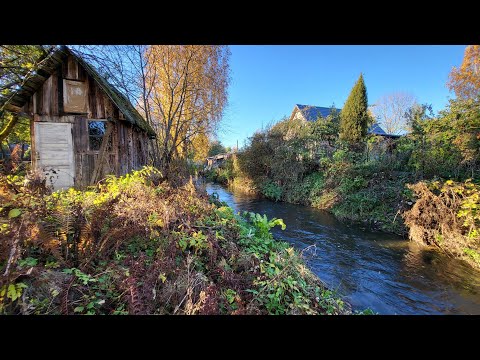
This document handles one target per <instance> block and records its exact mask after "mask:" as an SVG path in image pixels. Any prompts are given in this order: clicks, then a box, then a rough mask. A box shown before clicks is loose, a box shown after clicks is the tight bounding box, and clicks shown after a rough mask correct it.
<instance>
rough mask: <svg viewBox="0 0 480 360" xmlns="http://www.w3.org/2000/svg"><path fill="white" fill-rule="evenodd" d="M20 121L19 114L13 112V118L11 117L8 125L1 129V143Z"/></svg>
mask: <svg viewBox="0 0 480 360" xmlns="http://www.w3.org/2000/svg"><path fill="white" fill-rule="evenodd" d="M17 122H18V115H16V114H13V116H12V118H11V119H10V121H9V122H8V123H7V125H6V126H5V128H3V130H2V131H0V143H2V142H3V141H4V140H5V139H6V138H7V137H8V135H10V133H11V132H12V130H13V128H14V127H15V125H16V124H17Z"/></svg>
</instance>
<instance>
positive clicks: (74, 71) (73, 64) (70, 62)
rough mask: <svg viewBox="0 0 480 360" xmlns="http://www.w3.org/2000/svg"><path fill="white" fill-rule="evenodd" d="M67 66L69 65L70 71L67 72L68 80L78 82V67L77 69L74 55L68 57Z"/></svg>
mask: <svg viewBox="0 0 480 360" xmlns="http://www.w3.org/2000/svg"><path fill="white" fill-rule="evenodd" d="M67 65H68V68H67V69H68V70H67V78H68V79H72V80H76V79H77V67H76V61H75V59H74V58H73V56H72V55H68V58H67Z"/></svg>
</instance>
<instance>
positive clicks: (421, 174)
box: [228, 96, 480, 265]
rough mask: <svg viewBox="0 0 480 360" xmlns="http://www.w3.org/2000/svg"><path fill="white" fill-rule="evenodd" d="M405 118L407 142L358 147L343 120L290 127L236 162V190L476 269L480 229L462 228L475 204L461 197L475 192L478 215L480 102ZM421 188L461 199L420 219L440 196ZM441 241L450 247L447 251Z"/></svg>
mask: <svg viewBox="0 0 480 360" xmlns="http://www.w3.org/2000/svg"><path fill="white" fill-rule="evenodd" d="M405 117H406V119H407V121H408V126H409V128H410V129H411V131H410V132H409V133H408V134H407V135H405V136H402V137H400V138H398V139H391V138H383V137H380V136H374V135H371V134H370V135H368V136H367V137H366V138H365V140H364V142H363V143H362V144H361V145H358V146H355V145H354V146H352V144H351V143H350V142H348V143H345V142H344V141H342V140H341V139H340V138H339V136H338V134H339V132H338V124H339V117H338V114H336V113H335V112H334V111H332V113H331V114H330V115H329V116H328V117H327V118H319V119H317V121H315V122H307V123H302V122H301V121H300V120H295V119H292V120H291V119H284V120H282V121H280V122H279V123H277V124H275V125H273V126H271V127H270V128H268V129H266V130H264V131H262V132H257V133H255V134H254V135H253V136H252V137H251V138H250V139H249V143H248V144H247V146H246V147H245V148H244V149H243V151H241V152H240V153H239V154H238V155H237V158H236V159H234V162H236V164H237V167H238V169H234V171H233V172H231V174H232V176H233V179H228V181H229V183H230V184H238V183H242V182H246V181H248V182H249V183H250V184H253V185H251V186H250V187H251V188H252V187H253V188H255V189H256V191H257V192H259V193H261V194H263V195H264V196H265V197H267V198H270V199H272V200H275V201H278V200H281V201H287V202H292V203H300V204H305V205H310V206H314V207H317V208H321V209H325V210H328V211H330V212H332V213H333V214H335V215H336V216H338V217H339V218H341V219H345V220H351V221H355V222H359V223H362V224H366V225H368V226H369V227H371V228H374V229H381V230H385V231H389V232H394V233H398V234H402V235H407V234H408V233H409V234H410V237H411V238H413V239H416V240H419V241H422V242H423V243H425V244H435V245H437V246H438V247H439V248H441V249H442V250H444V251H446V252H447V253H449V254H451V255H452V256H457V257H462V258H465V259H468V260H467V261H469V262H470V263H471V264H472V265H475V261H476V260H475V259H477V260H478V259H479V255H478V237H476V236H477V235H472V234H477V230H476V229H477V226H478V223H477V222H475V221H477V220H475V221H473V220H470V222H469V223H468V224H469V225H468V226H469V227H468V229H467V228H465V226H466V225H465V226H464V225H462V221H464V220H462V216H464V215H463V214H464V213H463V212H462V211H466V210H465V209H464V208H462V206H467V205H465V204H464V203H463V202H461V201H460V200H461V199H463V198H462V197H461V196H460V195H458V194H459V193H458V192H462V193H463V194H467V193H469V194H470V193H471V194H470V195H468V199H469V200H468V201H469V203H471V204H472V205H471V206H472V209H476V206H477V205H476V204H477V203H478V202H477V203H476V202H475V201H476V200H474V199H475V198H476V196H478V193H477V190H475V189H476V188H472V186H474V185H473V184H475V183H478V180H479V178H480V177H479V175H480V98H478V96H477V97H476V98H470V99H454V100H450V103H449V105H448V107H447V108H446V109H445V110H443V111H441V112H440V113H439V114H438V115H436V116H434V114H433V113H432V111H431V107H430V106H428V105H418V104H415V105H414V106H412V107H411V108H409V109H408V111H407V112H406V114H405ZM328 129H330V131H329V130H328ZM332 129H333V130H332ZM359 149H362V150H361V151H359ZM232 163H233V162H232ZM468 179H471V180H468ZM421 181H427V183H428V182H431V181H440V183H442V184H443V183H445V184H450V182H448V181H454V184H456V185H455V186H456V188H455V189H456V190H451V191H450V190H449V191H450V192H449V193H451V194H456V195H455V197H456V198H457V203H456V205H455V204H454V203H453V202H451V201H450V202H449V201H447V202H445V203H444V206H443V207H436V208H435V209H429V210H428V213H429V214H428V215H427V214H425V213H424V212H423V210H422V211H420V210H418V209H419V208H418V207H420V206H421V205H415V206H417V207H414V208H413V209H417V210H413V209H412V210H410V209H411V208H412V206H413V205H414V203H415V202H417V203H418V204H421V203H422V202H418V201H420V200H421V199H424V198H425V199H430V198H431V197H432V196H434V195H433V193H432V194H429V193H428V192H427V191H426V190H425V189H427V188H426V187H425V186H427V185H420V184H423V182H421ZM434 183H435V182H434ZM408 184H416V185H413V186H408ZM475 186H476V185H475ZM460 189H463V190H460ZM429 191H430V190H429ZM452 191H453V192H452ZM475 194H476V195H475ZM435 196H437V197H438V196H440V195H438V194H436V195H435ZM442 196H443V197H445V196H446V195H442ZM442 196H440V198H441V199H443V197H442ZM449 196H450V195H449ZM452 196H453V195H452ZM465 196H466V195H465ZM417 197H420V200H418V201H417ZM440 198H439V199H440ZM445 199H447V198H445ZM445 199H444V200H445ZM444 200H442V201H444ZM425 201H426V202H427V203H428V201H429V200H425ZM438 201H440V200H438ZM438 201H436V202H434V204H437V203H438ZM445 201H446V200H445ZM462 201H463V200H462ZM465 201H466V200H465ZM462 204H463V205H462ZM422 206H423V205H422ZM431 206H436V205H431ZM469 206H470V205H469ZM440 209H442V210H440ZM460 209H462V210H460ZM405 211H407V213H406V215H405V219H407V221H406V222H404V221H403V218H404V217H402V214H403V213H404V212H405ZM412 211H414V212H412ZM472 211H473V210H472ZM475 211H476V210H475ZM414 213H415V216H414V215H412V214H414ZM433 214H435V215H433ZM459 214H461V215H459ZM424 216H427V217H429V216H430V217H431V218H429V220H427V219H426V218H424ZM457 216H460V218H457ZM471 216H472V217H474V216H475V215H471ZM451 217H452V218H451ZM450 218H451V219H450ZM442 219H443V220H442ZM452 219H454V220H455V221H454V220H452ZM442 221H446V222H447V223H449V224H450V223H452V224H453V223H455V224H456V225H455V226H453V225H452V226H453V227H452V229H454V230H452V231H450V230H446V228H445V227H443V225H441V224H442ZM417 222H418V224H417ZM472 224H473V225H472ZM419 226H420V227H422V231H423V232H424V234H423V235H422V234H419V231H420V230H418V227H419ZM449 226H450V225H449ZM472 226H473V227H472ZM414 228H415V229H416V230H415V229H414ZM444 231H447V232H449V235H446V234H443V232H444ZM427 233H428V234H427ZM468 234H470V235H468ZM437 235H438V236H440V238H441V239H444V238H445V236H447V237H449V239H450V240H448V241H447V240H444V241H445V243H443V245H442V246H439V243H438V241H439V240H438V239H440V238H439V237H438V236H437ZM472 236H473V237H472ZM467 238H468V241H467ZM432 239H434V240H435V241H434V240H432ZM440 241H441V240H440ZM447 242H450V243H451V244H450V245H445V244H446V243H447ZM454 243H455V245H453V244H454Z"/></svg>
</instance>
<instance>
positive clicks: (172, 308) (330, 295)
mask: <svg viewBox="0 0 480 360" xmlns="http://www.w3.org/2000/svg"><path fill="white" fill-rule="evenodd" d="M39 179H40V178H39ZM37 180H38V179H37ZM40 180H41V179H40ZM0 185H1V186H0V202H1V203H2V204H3V207H2V208H1V209H0V221H1V224H2V227H1V232H0V244H1V247H0V270H1V272H2V274H3V275H2V277H1V278H0V313H1V314H65V315H67V314H85V315H94V314H113V315H126V314H205V315H206V314H260V315H261V314H350V313H351V311H350V306H349V305H348V304H347V303H345V302H344V301H343V300H342V299H341V298H340V297H339V296H338V295H337V294H336V293H335V292H334V291H332V290H331V289H328V288H327V287H325V285H324V284H323V283H322V281H321V280H320V279H319V278H318V277H317V276H316V275H314V274H313V273H312V272H311V271H310V270H309V269H308V268H307V267H306V265H305V263H304V261H303V258H302V256H301V253H300V252H299V251H296V250H294V248H292V247H291V246H290V245H289V244H288V243H286V242H283V241H276V240H274V238H273V236H272V232H271V230H272V229H273V228H275V227H279V228H283V229H284V228H285V224H284V223H283V221H282V220H281V219H275V218H267V217H266V216H261V215H259V214H256V213H246V214H242V215H238V214H234V213H233V211H232V209H231V208H229V207H227V206H224V205H223V204H220V203H218V201H216V200H215V199H211V198H209V197H208V195H207V194H205V193H203V194H202V193H199V192H197V190H196V189H195V186H194V185H193V183H191V182H190V183H187V184H186V185H184V186H179V187H172V186H171V185H169V184H168V183H167V182H165V181H163V180H162V177H161V174H160V173H159V172H158V171H157V170H155V169H153V168H148V167H147V168H144V169H142V170H140V171H134V172H133V173H131V174H127V175H126V176H123V177H119V178H116V177H113V176H112V177H109V178H108V179H107V180H106V181H103V182H101V183H100V184H98V185H96V186H95V187H92V188H90V189H88V190H86V191H78V190H74V189H73V188H72V189H69V190H68V191H62V192H55V193H52V194H49V192H48V191H47V189H45V187H44V184H43V185H42V182H41V181H36V179H33V178H32V179H29V180H28V181H24V179H22V178H21V177H18V176H15V177H4V176H2V177H1V178H0ZM280 231H282V230H280Z"/></svg>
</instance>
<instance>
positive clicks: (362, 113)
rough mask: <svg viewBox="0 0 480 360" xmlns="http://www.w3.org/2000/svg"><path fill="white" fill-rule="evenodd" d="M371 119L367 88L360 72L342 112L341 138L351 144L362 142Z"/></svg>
mask: <svg viewBox="0 0 480 360" xmlns="http://www.w3.org/2000/svg"><path fill="white" fill-rule="evenodd" d="M369 120H370V117H369V115H368V96H367V88H366V86H365V82H364V81H363V75H362V74H360V77H359V78H358V80H357V82H356V83H355V85H354V86H353V88H352V91H351V92H350V95H349V96H348V98H347V101H346V102H345V105H344V107H343V109H342V111H341V113H340V139H341V140H345V141H347V142H348V143H350V144H356V143H359V142H361V141H362V140H363V138H364V137H365V136H366V135H367V128H368V123H369Z"/></svg>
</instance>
